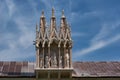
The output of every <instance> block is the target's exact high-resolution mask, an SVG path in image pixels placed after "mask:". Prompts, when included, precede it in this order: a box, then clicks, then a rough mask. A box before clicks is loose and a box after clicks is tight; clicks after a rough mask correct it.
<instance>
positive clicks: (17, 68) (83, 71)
mask: <svg viewBox="0 0 120 80" xmlns="http://www.w3.org/2000/svg"><path fill="white" fill-rule="evenodd" d="M34 68H35V63H34V62H16V61H12V62H6V61H0V77H35V72H34ZM73 70H74V71H73V74H72V76H73V77H120V62H73Z"/></svg>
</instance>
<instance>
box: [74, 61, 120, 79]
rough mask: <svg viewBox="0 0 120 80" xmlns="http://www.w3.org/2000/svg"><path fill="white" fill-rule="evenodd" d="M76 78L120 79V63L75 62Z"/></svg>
mask: <svg viewBox="0 0 120 80" xmlns="http://www.w3.org/2000/svg"><path fill="white" fill-rule="evenodd" d="M73 68H74V72H73V76H74V77H120V62H74V63H73Z"/></svg>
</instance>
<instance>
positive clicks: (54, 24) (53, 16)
mask: <svg viewBox="0 0 120 80" xmlns="http://www.w3.org/2000/svg"><path fill="white" fill-rule="evenodd" d="M54 28H55V29H56V18H55V15H54V8H52V16H51V21H50V31H52V30H53V29H54Z"/></svg>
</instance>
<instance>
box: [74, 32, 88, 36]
mask: <svg viewBox="0 0 120 80" xmlns="http://www.w3.org/2000/svg"><path fill="white" fill-rule="evenodd" d="M85 35H86V34H85V33H80V32H73V33H72V37H81V36H85Z"/></svg>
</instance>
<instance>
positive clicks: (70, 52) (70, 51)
mask: <svg viewBox="0 0 120 80" xmlns="http://www.w3.org/2000/svg"><path fill="white" fill-rule="evenodd" d="M69 54H70V68H72V49H71V48H69Z"/></svg>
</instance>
